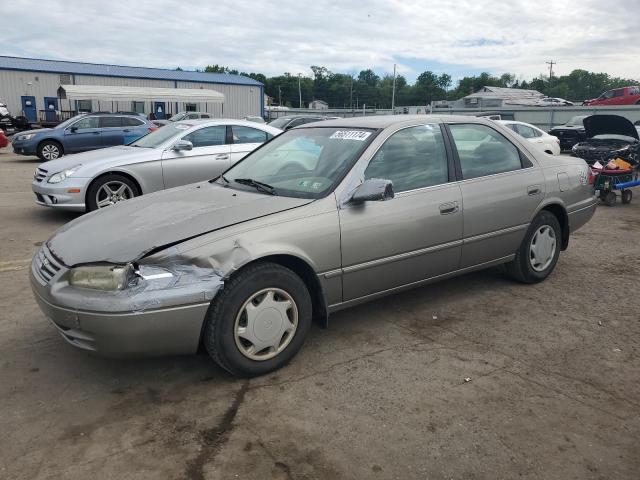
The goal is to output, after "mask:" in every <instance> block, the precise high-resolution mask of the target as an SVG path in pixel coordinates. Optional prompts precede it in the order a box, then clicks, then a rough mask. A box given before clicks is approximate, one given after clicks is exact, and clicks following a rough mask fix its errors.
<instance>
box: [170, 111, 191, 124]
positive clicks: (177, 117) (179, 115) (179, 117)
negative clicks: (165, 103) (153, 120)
mask: <svg viewBox="0 0 640 480" xmlns="http://www.w3.org/2000/svg"><path fill="white" fill-rule="evenodd" d="M186 116H187V114H186V113H185V112H182V113H176V114H175V115H174V116H173V117H171V118H170V119H169V121H170V122H179V121H180V120H182V119H184V118H185V117H186Z"/></svg>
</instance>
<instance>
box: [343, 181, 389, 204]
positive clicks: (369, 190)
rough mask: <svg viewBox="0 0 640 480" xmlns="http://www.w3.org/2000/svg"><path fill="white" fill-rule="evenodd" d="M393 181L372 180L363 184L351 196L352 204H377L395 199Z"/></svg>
mask: <svg viewBox="0 0 640 480" xmlns="http://www.w3.org/2000/svg"><path fill="white" fill-rule="evenodd" d="M394 195H395V194H394V193H393V183H392V182H391V180H383V179H381V178H370V179H369V180H365V181H364V182H362V183H361V184H360V185H359V186H358V188H356V190H355V192H353V195H352V196H351V202H352V203H363V202H377V201H380V200H390V199H392V198H393V197H394Z"/></svg>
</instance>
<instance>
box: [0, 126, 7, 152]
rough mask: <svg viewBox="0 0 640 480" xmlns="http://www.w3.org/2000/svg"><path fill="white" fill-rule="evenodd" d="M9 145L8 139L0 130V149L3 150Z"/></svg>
mask: <svg viewBox="0 0 640 480" xmlns="http://www.w3.org/2000/svg"><path fill="white" fill-rule="evenodd" d="M7 145H9V139H8V138H7V136H6V135H5V134H4V131H2V130H0V148H4V147H6V146H7Z"/></svg>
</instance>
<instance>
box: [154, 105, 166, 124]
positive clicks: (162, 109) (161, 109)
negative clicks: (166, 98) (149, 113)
mask: <svg viewBox="0 0 640 480" xmlns="http://www.w3.org/2000/svg"><path fill="white" fill-rule="evenodd" d="M166 108H167V107H166V105H165V103H164V102H155V103H154V105H153V112H154V113H155V115H156V119H158V120H164V119H165V118H167V117H166Z"/></svg>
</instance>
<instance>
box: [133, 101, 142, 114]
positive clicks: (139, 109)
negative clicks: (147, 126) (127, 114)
mask: <svg viewBox="0 0 640 480" xmlns="http://www.w3.org/2000/svg"><path fill="white" fill-rule="evenodd" d="M131 110H132V111H134V112H136V113H144V102H131Z"/></svg>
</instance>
